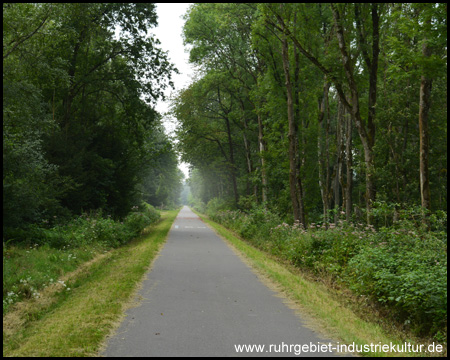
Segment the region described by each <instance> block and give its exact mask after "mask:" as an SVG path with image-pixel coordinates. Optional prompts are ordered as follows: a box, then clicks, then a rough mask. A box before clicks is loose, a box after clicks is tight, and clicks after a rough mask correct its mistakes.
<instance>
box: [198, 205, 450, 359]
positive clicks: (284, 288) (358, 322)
mask: <svg viewBox="0 0 450 360" xmlns="http://www.w3.org/2000/svg"><path fill="white" fill-rule="evenodd" d="M197 214H198V215H199V216H200V217H201V218H202V219H203V220H204V221H205V222H206V223H207V224H209V225H210V226H211V227H212V228H213V229H215V231H216V232H217V233H218V235H220V236H221V237H222V238H223V239H224V240H226V242H227V243H228V244H229V245H230V246H231V247H232V248H233V249H234V250H236V252H237V253H238V254H240V255H241V256H242V257H243V259H244V261H245V262H246V263H247V264H248V265H249V266H250V267H252V268H253V269H254V270H256V272H257V274H258V275H259V276H260V278H261V279H262V281H264V282H265V283H266V284H268V285H269V286H271V287H273V288H275V289H276V290H277V291H280V292H281V293H283V295H284V296H285V297H286V298H287V299H288V302H290V303H291V306H292V307H293V308H294V309H297V310H299V311H300V312H301V313H302V314H303V316H305V315H306V316H308V317H310V320H311V321H310V324H311V326H312V327H314V328H316V329H317V330H319V331H320V332H322V333H323V334H324V335H325V336H328V337H330V338H334V339H337V341H338V343H339V344H346V345H351V344H356V345H358V346H364V345H369V346H370V344H373V345H374V346H375V345H378V346H379V348H378V350H381V351H367V352H362V353H359V355H362V356H377V357H378V356H382V357H385V356H393V357H396V356H445V355H446V349H445V348H444V349H443V350H441V351H440V352H437V351H434V352H430V351H428V346H432V344H419V343H418V341H417V339H414V338H412V337H409V338H405V337H404V334H401V333H398V332H396V331H395V330H393V329H391V330H389V329H388V328H389V327H386V326H381V325H380V324H378V323H377V319H376V316H371V315H368V316H364V318H362V316H359V315H358V314H357V312H358V311H361V309H357V311H354V309H353V308H352V307H354V306H355V304H354V303H353V304H349V303H348V299H346V300H347V301H343V300H344V298H345V297H341V298H339V297H340V295H342V292H341V293H340V294H339V292H336V291H335V290H333V289H330V288H328V287H327V286H326V285H325V284H324V283H321V282H319V281H314V280H313V279H311V278H310V277H309V276H305V274H302V273H301V272H300V270H299V269H297V268H295V267H293V266H291V265H290V264H287V263H286V262H283V261H280V259H277V258H275V257H274V256H272V255H270V254H268V253H265V252H263V251H261V250H258V249H256V248H255V247H253V246H251V245H249V244H248V243H247V242H246V241H244V240H242V239H241V238H240V237H239V236H238V235H236V234H234V233H233V232H232V231H230V230H228V229H226V228H225V227H224V226H222V225H220V224H218V223H215V222H213V221H211V220H210V219H209V218H208V217H207V216H205V215H203V214H199V213H197ZM346 302H347V303H346ZM378 320H379V319H378ZM391 344H397V345H399V346H400V348H399V349H402V345H406V347H404V349H405V352H395V351H392V352H391V351H389V350H390V345H391ZM409 344H410V345H409ZM383 345H386V346H388V348H387V350H388V351H384V350H382V349H381V348H380V346H383ZM407 346H412V347H411V348H410V349H412V350H418V351H410V352H406V349H407ZM417 346H418V347H417ZM373 349H374V350H377V349H376V348H375V347H373ZM430 349H432V348H431V347H430ZM370 350H372V349H370Z"/></svg>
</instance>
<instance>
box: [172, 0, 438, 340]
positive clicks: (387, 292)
mask: <svg viewBox="0 0 450 360" xmlns="http://www.w3.org/2000/svg"><path fill="white" fill-rule="evenodd" d="M185 20H186V23H185V25H184V29H183V34H184V43H185V45H186V47H187V48H188V49H189V54H190V62H191V63H193V64H194V65H195V66H196V70H197V73H196V74H197V77H196V79H195V81H193V82H192V84H191V85H190V86H189V87H187V88H186V89H184V90H182V91H180V92H179V93H178V95H177V96H176V97H175V98H174V99H173V101H172V108H171V109H172V112H173V114H174V117H176V118H177V119H178V121H179V127H178V129H177V139H178V140H179V142H178V143H177V145H176V146H177V149H178V151H179V152H180V153H181V159H182V160H183V161H185V162H188V163H189V164H191V172H190V177H189V180H188V183H189V186H190V189H191V192H192V193H191V195H190V197H189V201H190V204H191V205H192V206H193V207H194V208H196V209H197V210H199V211H200V212H203V213H205V212H206V213H207V214H208V215H209V216H210V217H211V218H212V219H213V220H214V221H218V222H220V223H222V224H224V225H225V226H227V227H228V228H230V229H233V230H234V231H235V232H237V233H238V234H239V235H241V236H242V237H244V238H245V239H248V240H249V241H251V243H252V244H254V245H256V246H258V247H259V248H263V249H265V250H267V251H269V252H270V253H272V254H274V255H276V256H280V257H281V258H283V259H285V260H286V259H287V260H288V261H289V262H290V263H294V264H295V265H296V266H298V267H300V268H306V269H309V270H311V271H313V272H314V273H316V274H321V275H324V274H327V275H328V276H331V277H332V278H333V279H334V280H335V281H337V282H339V283H345V284H346V286H348V287H349V288H351V289H352V290H353V291H354V292H356V293H357V294H360V295H361V296H367V297H369V298H371V299H373V300H374V301H375V302H377V303H379V304H383V305H386V306H387V307H388V308H391V309H393V311H394V312H395V313H396V316H397V317H398V318H399V319H401V321H402V324H406V325H405V326H406V327H410V326H412V327H415V329H416V330H417V332H418V333H429V332H431V333H434V334H436V333H438V332H439V331H440V334H441V335H442V334H444V333H446V331H442V329H443V328H444V327H446V321H447V320H446V310H444V309H445V308H446V306H447V305H446V304H447V285H446V281H447V271H446V264H447V260H446V259H447V255H446V252H447V212H446V211H447V5H446V4H443V3H428V4H376V3H364V4H360V3H347V4H312V3H307V4H304V3H298V4H284V3H277V4H229V3H226V4H195V5H193V6H192V7H191V8H190V10H189V11H188V13H187V14H186V16H185ZM433 319H434V320H433Z"/></svg>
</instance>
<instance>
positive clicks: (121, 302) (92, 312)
mask: <svg viewBox="0 0 450 360" xmlns="http://www.w3.org/2000/svg"><path fill="white" fill-rule="evenodd" d="M178 211H179V210H175V211H168V212H165V213H163V215H162V218H161V221H160V222H158V223H157V224H155V225H152V226H150V227H149V228H148V229H146V231H145V232H144V234H143V235H142V236H140V237H139V238H137V239H135V240H133V241H132V242H130V243H129V244H127V245H125V246H123V247H120V248H118V249H114V250H112V251H110V252H108V253H107V254H105V255H101V256H99V258H98V259H93V261H91V263H90V264H89V266H85V267H84V269H83V270H82V271H78V273H77V275H76V276H73V277H70V276H68V279H69V280H68V281H67V282H66V286H67V288H70V291H67V288H65V289H63V290H62V291H56V292H53V293H52V294H49V295H48V297H52V299H51V300H49V299H47V300H46V301H45V300H43V299H41V301H40V302H38V301H37V302H34V303H33V302H31V303H29V304H28V305H27V306H24V307H22V313H21V314H16V318H17V319H16V321H18V322H19V324H20V325H19V326H14V325H11V324H9V327H10V328H11V329H14V331H12V333H9V334H6V335H5V331H4V332H3V356H39V357H50V356H58V357H59V356H64V357H65V356H96V355H97V354H98V351H99V350H100V348H101V346H102V344H103V342H104V340H105V337H106V336H107V335H108V334H109V333H110V332H111V331H112V330H113V329H114V328H115V327H116V326H117V325H118V323H119V321H120V319H121V318H122V316H123V312H124V310H125V309H126V308H127V307H128V306H131V305H132V304H131V301H130V300H131V299H132V295H133V294H134V293H135V291H136V289H137V288H138V284H139V283H140V282H141V280H142V278H143V276H144V274H145V273H146V272H147V271H148V269H149V266H150V265H151V263H152V261H153V259H154V258H155V256H156V255H157V254H158V252H159V250H160V249H161V247H162V245H163V243H164V242H165V239H166V238H167V234H168V232H169V230H170V228H171V225H172V223H173V221H174V219H175V217H176V215H177V214H178ZM44 296H45V295H44ZM43 302H45V303H46V304H47V305H45V306H43V305H42V303H43ZM24 309H26V310H24ZM23 317H26V318H27V320H26V321H23V319H20V318H23ZM9 321H14V314H11V315H10V320H9ZM4 328H5V318H4Z"/></svg>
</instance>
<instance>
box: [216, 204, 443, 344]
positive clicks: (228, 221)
mask: <svg viewBox="0 0 450 360" xmlns="http://www.w3.org/2000/svg"><path fill="white" fill-rule="evenodd" d="M401 215H402V214H400V217H399V218H400V220H399V221H397V222H396V223H395V224H394V225H393V226H392V227H390V228H386V227H382V228H380V229H378V230H375V228H374V227H373V226H365V225H363V224H353V223H348V222H346V221H344V220H339V222H338V223H337V224H333V223H332V224H328V225H325V224H314V223H312V224H311V225H310V226H309V228H308V229H306V230H305V229H302V228H301V227H300V226H299V224H297V223H294V224H293V225H289V224H287V223H285V222H283V221H282V219H281V218H280V217H279V216H278V215H276V214H274V213H272V212H270V211H269V210H267V209H264V208H262V207H254V208H253V209H251V210H248V211H245V212H244V211H240V210H234V211H232V210H223V211H218V212H216V213H214V214H210V217H211V218H212V219H213V220H214V221H217V222H219V223H221V224H223V225H224V226H226V227H228V228H230V229H231V230H234V231H235V232H236V233H238V234H239V235H241V236H242V237H243V238H245V239H247V240H249V241H250V242H251V243H252V244H254V245H255V246H257V247H259V248H261V249H263V250H266V251H268V252H270V253H271V254H274V255H277V256H280V257H282V258H283V259H285V260H288V261H290V262H291V263H292V264H294V265H296V266H298V267H303V268H307V269H310V270H312V271H314V272H316V273H317V274H324V273H325V274H328V275H330V276H332V278H333V279H335V280H336V281H338V282H340V283H341V284H344V285H346V286H348V287H349V288H350V289H351V290H353V291H354V292H355V293H356V294H358V295H366V296H369V297H370V298H372V299H373V300H374V301H376V302H379V303H381V304H383V305H384V306H386V307H388V308H389V309H391V310H392V313H393V314H395V316H396V318H397V319H400V320H401V321H402V322H403V323H404V324H405V325H408V324H409V325H410V326H412V328H413V329H414V330H415V331H416V332H417V333H420V334H428V335H429V334H436V333H438V332H441V334H442V333H444V332H445V330H444V329H445V328H446V325H447V233H446V218H447V217H446V213H441V214H439V216H434V217H430V221H431V222H432V223H431V224H429V225H430V226H431V227H432V228H433V229H434V230H435V231H429V230H428V229H427V227H426V226H424V225H422V223H421V222H420V221H419V222H417V223H415V222H414V221H410V220H408V219H407V218H406V217H410V218H413V219H414V216H412V214H411V209H410V210H407V211H406V210H405V212H404V213H403V218H402V216H401Z"/></svg>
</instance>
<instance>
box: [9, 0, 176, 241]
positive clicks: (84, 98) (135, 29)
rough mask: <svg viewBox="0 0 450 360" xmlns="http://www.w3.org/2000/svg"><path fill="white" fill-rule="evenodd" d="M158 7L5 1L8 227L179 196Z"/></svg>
mask: <svg viewBox="0 0 450 360" xmlns="http://www.w3.org/2000/svg"><path fill="white" fill-rule="evenodd" d="M156 24H157V17H156V12H155V6H154V4H129V3H108V4H106V3H104V4H103V3H102V4H100V3H92V4H89V3H79V4H77V3H68V4H63V3H52V4H39V3H29V4H24V3H6V4H3V220H4V235H6V236H7V237H8V234H7V232H8V231H6V234H5V229H6V230H7V229H12V228H18V227H24V226H26V225H28V224H31V223H42V222H43V221H44V222H48V221H49V220H50V222H51V221H52V220H53V219H58V221H59V219H60V218H61V217H67V218H68V217H70V216H72V215H73V214H79V213H81V212H82V211H88V210H90V209H103V210H104V213H107V214H111V215H112V216H114V217H116V218H120V217H123V216H124V215H126V214H127V213H128V212H129V210H130V208H131V207H132V206H134V205H136V204H139V203H140V202H141V201H142V200H144V201H148V202H149V203H151V204H153V205H156V206H158V205H161V204H170V203H174V202H176V201H178V199H177V197H178V195H177V192H178V190H179V189H180V188H181V179H182V173H181V172H180V170H179V169H178V168H177V157H176V154H175V150H174V148H173V146H172V144H171V142H170V141H169V139H168V137H167V136H166V135H165V133H164V130H163V127H162V125H161V116H160V115H159V114H158V113H157V112H156V111H155V110H154V109H153V106H154V104H155V101H156V100H158V99H159V98H161V97H162V96H163V91H164V89H165V88H166V87H168V86H171V85H172V83H171V81H170V78H171V74H172V73H173V72H174V71H176V69H175V68H174V67H173V65H172V64H170V63H169V61H168V59H167V55H166V54H165V53H164V52H163V51H161V49H160V48H159V47H158V44H159V41H158V40H157V39H155V38H154V37H152V36H150V35H148V34H147V32H148V30H149V29H150V28H151V27H153V26H156Z"/></svg>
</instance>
